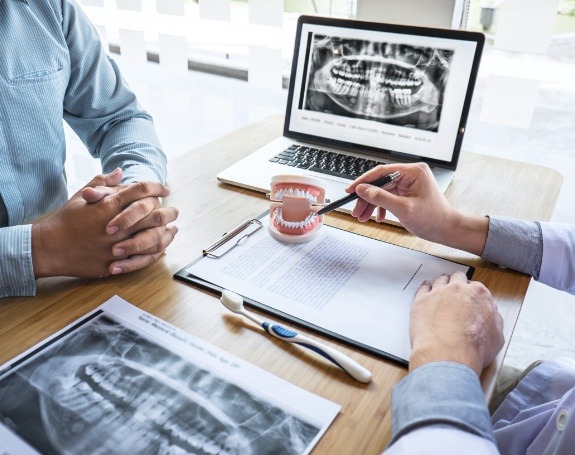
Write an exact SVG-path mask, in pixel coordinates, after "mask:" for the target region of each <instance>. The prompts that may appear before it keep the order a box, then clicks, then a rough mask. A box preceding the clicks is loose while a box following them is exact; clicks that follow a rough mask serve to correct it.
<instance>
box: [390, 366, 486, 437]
mask: <svg viewBox="0 0 575 455" xmlns="http://www.w3.org/2000/svg"><path fill="white" fill-rule="evenodd" d="M392 411H393V437H392V439H391V444H393V443H394V442H395V441H397V440H398V439H399V438H401V437H402V436H404V435H405V434H407V433H409V432H410V431H412V430H415V429H419V428H423V427H432V426H438V427H455V428H457V429H460V430H463V431H466V432H468V433H472V434H475V435H478V436H481V437H483V438H485V439H488V440H490V441H493V442H495V437H494V435H493V428H492V426H491V419H490V417H489V412H488V410H487V404H486V402H485V397H484V395H483V391H482V389H481V384H480V383H479V378H478V377H477V375H476V374H475V372H474V371H473V370H472V369H471V368H469V367H466V366H464V365H461V364H459V363H454V362H433V363H428V364H426V365H422V366H420V367H418V368H416V369H415V370H413V371H412V372H411V373H409V374H408V375H407V377H405V378H404V379H403V380H402V381H400V382H399V383H398V384H397V385H396V386H395V387H394V389H393V392H392Z"/></svg>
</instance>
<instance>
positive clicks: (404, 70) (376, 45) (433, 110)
mask: <svg viewBox="0 0 575 455" xmlns="http://www.w3.org/2000/svg"><path fill="white" fill-rule="evenodd" d="M452 57H453V51H452V50H449V49H435V48H431V47H425V46H413V45H410V44H400V43H385V42H375V41H369V40H355V39H348V38H342V37H336V36H322V35H315V36H314V42H313V50H312V55H311V58H310V63H311V68H310V73H309V74H310V76H309V79H308V82H307V92H306V101H305V108H306V109H308V110H311V111H317V112H324V113H328V114H335V115H340V116H344V117H349V118H362V119H369V120H375V121H378V122H382V123H389V124H392V125H398V126H408V127H412V128H418V129H423V130H428V131H437V128H438V125H439V120H440V115H441V105H442V102H443V96H444V92H445V87H446V83H447V79H448V76H449V70H450V66H451V60H452Z"/></svg>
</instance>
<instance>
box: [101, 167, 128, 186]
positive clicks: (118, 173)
mask: <svg viewBox="0 0 575 455" xmlns="http://www.w3.org/2000/svg"><path fill="white" fill-rule="evenodd" d="M122 175H123V171H122V168H119V167H117V168H116V169H114V170H113V171H112V172H110V173H109V174H105V175H104V181H105V182H106V186H116V185H119V184H120V182H121V181H122Z"/></svg>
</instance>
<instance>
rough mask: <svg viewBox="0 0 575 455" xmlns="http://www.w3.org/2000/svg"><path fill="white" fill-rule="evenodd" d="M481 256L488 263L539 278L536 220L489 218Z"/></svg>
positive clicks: (539, 236)
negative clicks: (485, 240)
mask: <svg viewBox="0 0 575 455" xmlns="http://www.w3.org/2000/svg"><path fill="white" fill-rule="evenodd" d="M481 257H482V258H483V259H485V260H487V261H489V262H493V263H494V264H498V265H500V266H502V267H508V268H510V269H513V270H517V271H519V272H523V273H527V274H529V275H531V276H532V277H533V278H535V279H536V280H537V279H538V278H539V271H540V269H541V260H542V257H543V236H542V233H541V226H540V224H539V223H537V222H536V221H523V220H516V219H513V218H504V217H499V216H490V217H489V231H488V233H487V242H486V243H485V248H484V249H483V253H482V254H481Z"/></svg>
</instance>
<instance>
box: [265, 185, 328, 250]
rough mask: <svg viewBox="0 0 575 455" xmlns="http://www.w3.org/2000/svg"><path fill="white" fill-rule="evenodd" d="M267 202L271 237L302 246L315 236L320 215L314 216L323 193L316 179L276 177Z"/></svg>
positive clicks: (320, 220) (320, 203)
mask: <svg viewBox="0 0 575 455" xmlns="http://www.w3.org/2000/svg"><path fill="white" fill-rule="evenodd" d="M270 199H271V201H272V202H271V204H270V222H269V225H268V229H269V232H270V234H271V235H272V237H274V238H276V239H278V240H280V241H282V242H287V243H303V242H309V241H310V240H312V239H313V238H314V237H315V236H316V235H317V234H318V232H319V229H320V228H321V226H322V225H323V215H317V211H318V210H319V209H320V208H321V207H322V205H323V203H324V200H325V190H324V189H323V188H322V187H321V184H320V182H319V181H318V180H316V179H314V178H312V177H307V176H303V175H276V176H274V177H272V182H271V192H270ZM316 204H319V205H316Z"/></svg>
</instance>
